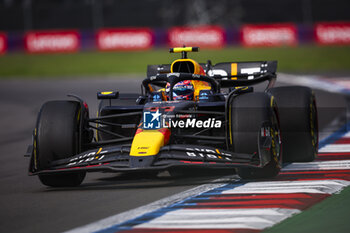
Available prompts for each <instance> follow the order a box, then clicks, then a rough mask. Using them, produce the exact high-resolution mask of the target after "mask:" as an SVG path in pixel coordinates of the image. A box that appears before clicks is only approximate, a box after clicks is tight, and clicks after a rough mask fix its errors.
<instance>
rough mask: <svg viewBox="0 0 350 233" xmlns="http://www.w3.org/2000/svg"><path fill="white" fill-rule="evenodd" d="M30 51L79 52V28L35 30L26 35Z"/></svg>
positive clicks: (26, 42) (26, 44)
mask: <svg viewBox="0 0 350 233" xmlns="http://www.w3.org/2000/svg"><path fill="white" fill-rule="evenodd" d="M24 44H25V49H26V51H27V52H29V53H56V52H77V51H79V50H80V44H81V40H80V33H79V31H77V30H65V31H35V32H27V33H26V34H25V36H24Z"/></svg>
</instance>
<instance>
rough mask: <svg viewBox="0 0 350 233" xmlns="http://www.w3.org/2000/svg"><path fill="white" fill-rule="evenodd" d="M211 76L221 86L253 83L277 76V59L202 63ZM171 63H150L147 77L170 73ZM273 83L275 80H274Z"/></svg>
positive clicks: (269, 79)
mask: <svg viewBox="0 0 350 233" xmlns="http://www.w3.org/2000/svg"><path fill="white" fill-rule="evenodd" d="M200 65H201V66H202V67H203V69H204V70H205V72H206V73H207V75H208V76H209V77H212V78H215V79H216V80H217V81H218V82H219V83H220V85H221V87H232V86H237V85H238V86H239V85H253V84H256V83H260V82H262V81H270V82H271V81H272V80H274V79H275V78H276V71H277V61H256V62H223V63H218V64H215V65H211V62H210V61H208V63H207V64H204V63H201V64H200ZM170 66H171V65H170V64H162V65H148V67H147V77H148V78H150V77H152V76H156V75H158V74H166V73H170ZM272 83H273V82H272Z"/></svg>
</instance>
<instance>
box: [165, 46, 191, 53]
mask: <svg viewBox="0 0 350 233" xmlns="http://www.w3.org/2000/svg"><path fill="white" fill-rule="evenodd" d="M197 51H198V48H196V49H194V48H193V47H178V48H172V49H171V50H170V52H172V53H181V52H197Z"/></svg>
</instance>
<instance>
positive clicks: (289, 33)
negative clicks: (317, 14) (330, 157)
mask: <svg viewBox="0 0 350 233" xmlns="http://www.w3.org/2000/svg"><path fill="white" fill-rule="evenodd" d="M309 43H315V44H318V45H350V22H332V23H329V22H328V23H327V22H325V23H323V22H322V23H317V24H315V25H313V26H308V25H296V24H293V23H283V24H257V25H251V24H250V25H242V26H241V27H240V28H235V27H232V28H223V27H221V26H213V25H208V26H199V27H172V28H169V29H168V30H165V29H152V28H101V29H99V30H97V31H84V30H49V31H29V32H26V33H18V32H0V54H4V53H6V52H12V51H26V52H28V53H56V52H60V53H62V52H77V51H81V50H84V51H86V50H96V49H97V50H99V51H125V50H127V51H129V50H146V49H152V48H154V47H176V46H182V45H186V46H199V47H201V48H212V49H216V48H219V49H220V48H224V47H225V46H239V45H241V46H244V47H266V46H297V45H300V44H309Z"/></svg>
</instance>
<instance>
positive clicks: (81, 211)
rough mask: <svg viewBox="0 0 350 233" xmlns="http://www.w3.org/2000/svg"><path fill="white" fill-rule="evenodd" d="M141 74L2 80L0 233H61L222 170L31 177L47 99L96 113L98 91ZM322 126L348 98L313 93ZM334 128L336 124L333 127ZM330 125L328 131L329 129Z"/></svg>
mask: <svg viewBox="0 0 350 233" xmlns="http://www.w3.org/2000/svg"><path fill="white" fill-rule="evenodd" d="M140 80H141V79H138V78H135V77H132V78H125V77H124V78H123V77H119V78H113V77H110V78H98V77H96V78H90V79H67V78H66V79H61V80H59V79H56V80H52V79H50V80H20V79H18V80H0V113H1V121H0V124H1V125H0V126H1V127H0V129H1V130H0V148H1V150H0V151H1V155H0V232H27V233H30V232H62V231H66V230H70V229H72V228H75V227H79V226H82V225H85V224H88V223H91V222H94V221H97V220H99V219H102V218H106V217H108V216H111V215H115V214H118V213H122V212H125V211H128V210H131V209H134V208H137V207H140V206H143V205H146V204H149V203H151V202H154V201H157V200H159V199H161V198H165V197H168V196H171V195H173V194H177V193H180V192H182V191H185V190H188V189H191V188H193V187H196V186H198V185H201V184H205V183H207V182H209V181H212V180H214V179H216V178H218V177H220V176H221V175H222V174H210V175H207V176H193V177H186V178H177V179H173V178H170V177H169V176H167V174H164V175H163V176H161V177H159V178H145V177H137V176H136V177H125V176H121V175H119V174H110V173H103V174H102V173H89V174H88V175H87V177H86V179H85V181H84V183H83V184H82V185H81V186H80V187H78V188H66V189H54V188H47V187H44V186H43V185H42V184H41V183H40V182H39V180H38V179H37V177H29V176H28V175H27V169H28V162H29V159H28V158H24V157H23V154H24V153H25V151H26V148H27V145H29V144H30V143H31V134H32V130H33V128H34V125H35V121H36V116H37V113H38V111H39V109H40V106H41V105H42V104H43V103H44V102H45V101H47V100H55V99H67V97H66V94H69V93H75V94H77V95H79V96H81V97H82V98H83V99H85V100H86V101H87V102H88V104H89V107H90V115H91V116H93V115H94V114H95V112H96V109H97V103H98V101H97V100H96V92H97V91H106V90H115V89H116V90H119V91H120V92H123V93H130V92H137V93H139V91H140ZM315 93H316V98H317V104H318V107H319V109H320V111H319V122H320V128H321V129H324V128H325V127H326V126H328V125H329V124H330V123H331V122H332V120H334V119H336V118H338V117H339V116H343V117H345V110H346V100H345V98H344V96H342V95H339V94H334V93H328V92H324V91H315ZM334 127H336V126H334ZM331 130H332V129H326V131H329V133H331V132H330V131H331Z"/></svg>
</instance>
